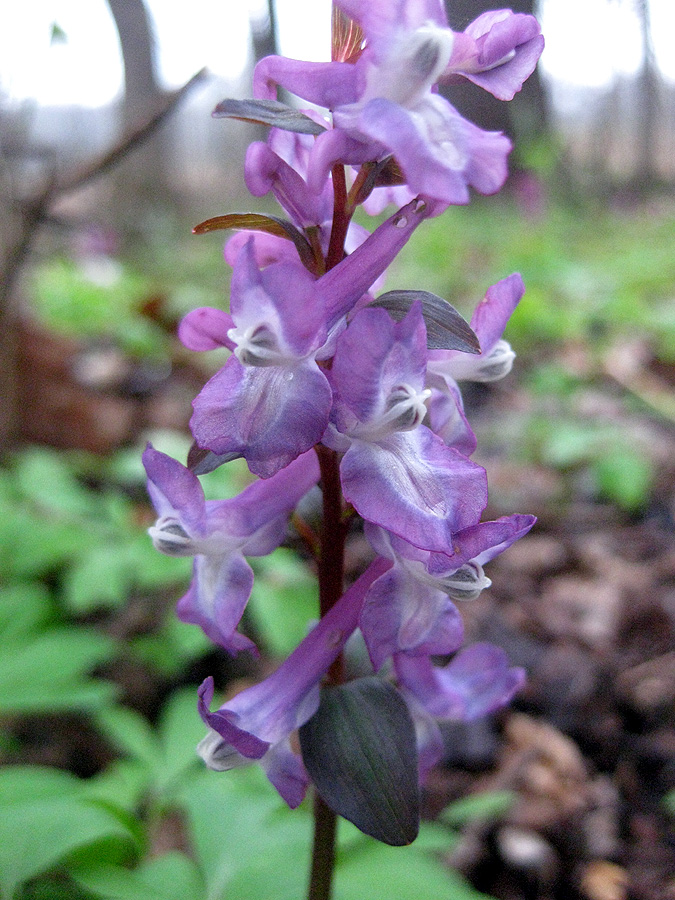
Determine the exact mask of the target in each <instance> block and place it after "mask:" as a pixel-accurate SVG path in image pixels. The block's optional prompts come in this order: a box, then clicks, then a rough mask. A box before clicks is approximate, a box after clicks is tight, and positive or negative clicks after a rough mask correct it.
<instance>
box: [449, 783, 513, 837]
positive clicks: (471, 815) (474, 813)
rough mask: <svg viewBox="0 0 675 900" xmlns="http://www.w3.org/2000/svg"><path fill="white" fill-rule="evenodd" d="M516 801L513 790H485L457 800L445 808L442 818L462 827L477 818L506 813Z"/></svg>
mask: <svg viewBox="0 0 675 900" xmlns="http://www.w3.org/2000/svg"><path fill="white" fill-rule="evenodd" d="M515 801H516V794H515V793H514V792H513V791H485V792H484V793H481V794H473V795H472V796H470V797H464V798H463V799H461V800H456V801H455V802H454V803H451V804H450V805H449V806H446V808H445V809H444V810H443V812H442V813H441V815H440V819H441V821H443V822H446V823H447V824H448V825H452V826H454V827H457V828H459V827H461V826H463V825H467V824H468V823H469V822H475V821H476V820H477V819H481V820H492V819H497V818H499V817H501V816H503V815H505V814H506V813H507V812H508V811H509V810H510V809H511V807H512V806H513V804H514V803H515Z"/></svg>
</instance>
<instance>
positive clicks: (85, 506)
mask: <svg viewBox="0 0 675 900" xmlns="http://www.w3.org/2000/svg"><path fill="white" fill-rule="evenodd" d="M67 459H68V457H67V456H65V455H64V454H61V455H59V454H57V453H56V452H55V451H53V450H46V449H44V448H42V447H31V448H29V449H28V450H24V451H23V452H22V453H21V454H20V455H19V456H17V458H16V461H15V472H16V477H17V481H18V484H19V486H20V487H21V490H22V492H23V493H24V495H25V496H26V497H27V498H28V499H29V500H32V501H33V502H34V503H35V504H36V506H38V507H39V508H42V509H45V510H50V511H53V512H58V513H61V514H65V515H69V516H86V515H94V514H95V511H96V497H95V494H93V493H92V492H90V491H87V489H86V488H84V487H83V486H82V485H81V484H80V483H79V482H78V480H77V478H76V477H75V475H74V473H73V471H72V469H71V468H70V466H69V465H68V463H67Z"/></svg>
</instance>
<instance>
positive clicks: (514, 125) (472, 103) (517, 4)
mask: <svg viewBox="0 0 675 900" xmlns="http://www.w3.org/2000/svg"><path fill="white" fill-rule="evenodd" d="M563 2H564V0H563ZM496 5H497V6H498V4H495V3H494V0H446V8H447V13H448V21H449V22H450V27H451V28H452V29H453V30H454V31H463V30H464V29H465V28H466V26H467V25H468V24H469V23H470V22H472V21H473V20H474V19H476V18H478V16H479V15H481V13H484V12H487V11H488V10H491V9H494V8H495V6H496ZM536 5H537V4H536V0H510V2H509V3H508V7H509V8H510V9H512V10H513V12H517V13H527V14H529V15H534V14H535V13H536ZM443 94H444V96H446V97H447V98H448V100H449V101H450V102H451V103H452V104H453V106H456V107H457V109H458V110H459V111H460V112H461V113H462V115H463V116H465V117H466V118H467V119H470V120H471V121H472V122H475V123H476V125H479V126H480V127H481V128H485V129H486V130H487V131H503V132H505V133H506V134H508V135H509V136H510V137H511V138H514V139H515V140H516V145H519V144H522V143H525V144H527V142H528V141H534V140H536V139H538V138H540V137H543V136H544V135H546V134H547V133H548V128H549V116H548V108H547V103H546V96H545V94H544V90H543V87H542V83H541V79H540V78H539V73H538V72H537V71H536V70H535V71H534V72H533V73H532V75H530V77H529V78H528V80H527V81H526V82H525V84H524V85H523V88H522V90H521V91H520V93H518V94H516V96H515V97H514V99H513V100H512V101H511V102H510V103H503V102H502V101H501V100H497V99H496V98H495V97H493V96H492V94H489V93H488V92H487V91H484V90H483V89H482V88H479V87H477V86H476V85H475V84H471V83H470V82H467V83H466V84H460V85H450V86H448V87H447V88H444V89H443Z"/></svg>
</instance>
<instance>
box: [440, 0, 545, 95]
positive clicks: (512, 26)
mask: <svg viewBox="0 0 675 900" xmlns="http://www.w3.org/2000/svg"><path fill="white" fill-rule="evenodd" d="M543 49H544V38H543V37H542V35H541V33H540V28H539V23H538V22H537V20H536V19H535V18H534V16H528V15H524V14H522V13H514V12H512V11H511V10H510V9H498V10H492V11H490V12H485V13H483V14H482V15H480V16H478V18H477V19H475V20H474V21H473V22H472V23H471V24H470V25H468V26H467V27H466V28H465V29H464V33H463V34H461V35H456V36H455V45H454V47H453V52H452V55H451V57H450V62H449V63H448V66H447V68H446V70H445V72H444V73H443V75H442V76H441V79H440V81H441V82H442V83H443V82H445V83H448V82H449V83H452V82H454V81H462V80H463V78H467V79H468V80H469V81H473V83H474V84H477V85H479V86H480V87H482V88H485V90H486V91H489V92H490V93H491V94H493V95H494V96H495V97H497V99H498V100H511V99H513V96H514V94H516V93H517V92H518V91H519V90H520V89H521V88H522V86H523V82H524V81H526V79H528V78H529V77H530V75H531V74H532V73H533V72H534V70H535V67H536V65H537V62H538V60H539V57H540V56H541V51H542V50H543ZM457 76H460V77H457ZM461 76H463V78H462V77H461Z"/></svg>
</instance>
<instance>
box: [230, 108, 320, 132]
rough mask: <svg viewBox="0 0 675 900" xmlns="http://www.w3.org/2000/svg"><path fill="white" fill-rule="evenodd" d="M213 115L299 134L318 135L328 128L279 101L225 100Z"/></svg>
mask: <svg viewBox="0 0 675 900" xmlns="http://www.w3.org/2000/svg"><path fill="white" fill-rule="evenodd" d="M212 115H213V117H214V118H216V119H222V118H225V119H243V120H244V121H245V122H255V123H257V124H259V125H272V126H273V127H274V128H283V130H284V131H295V132H296V133H297V134H314V135H318V134H322V133H323V132H324V131H325V130H326V128H327V126H325V125H319V124H318V123H317V122H315V121H314V119H310V117H309V116H306V115H305V114H304V113H301V112H299V111H298V110H297V109H293V108H292V107H291V106H287V105H286V104H285V103H280V102H279V101H278V100H223V101H222V103H219V104H218V106H216V108H215V109H214V110H213V113H212Z"/></svg>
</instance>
